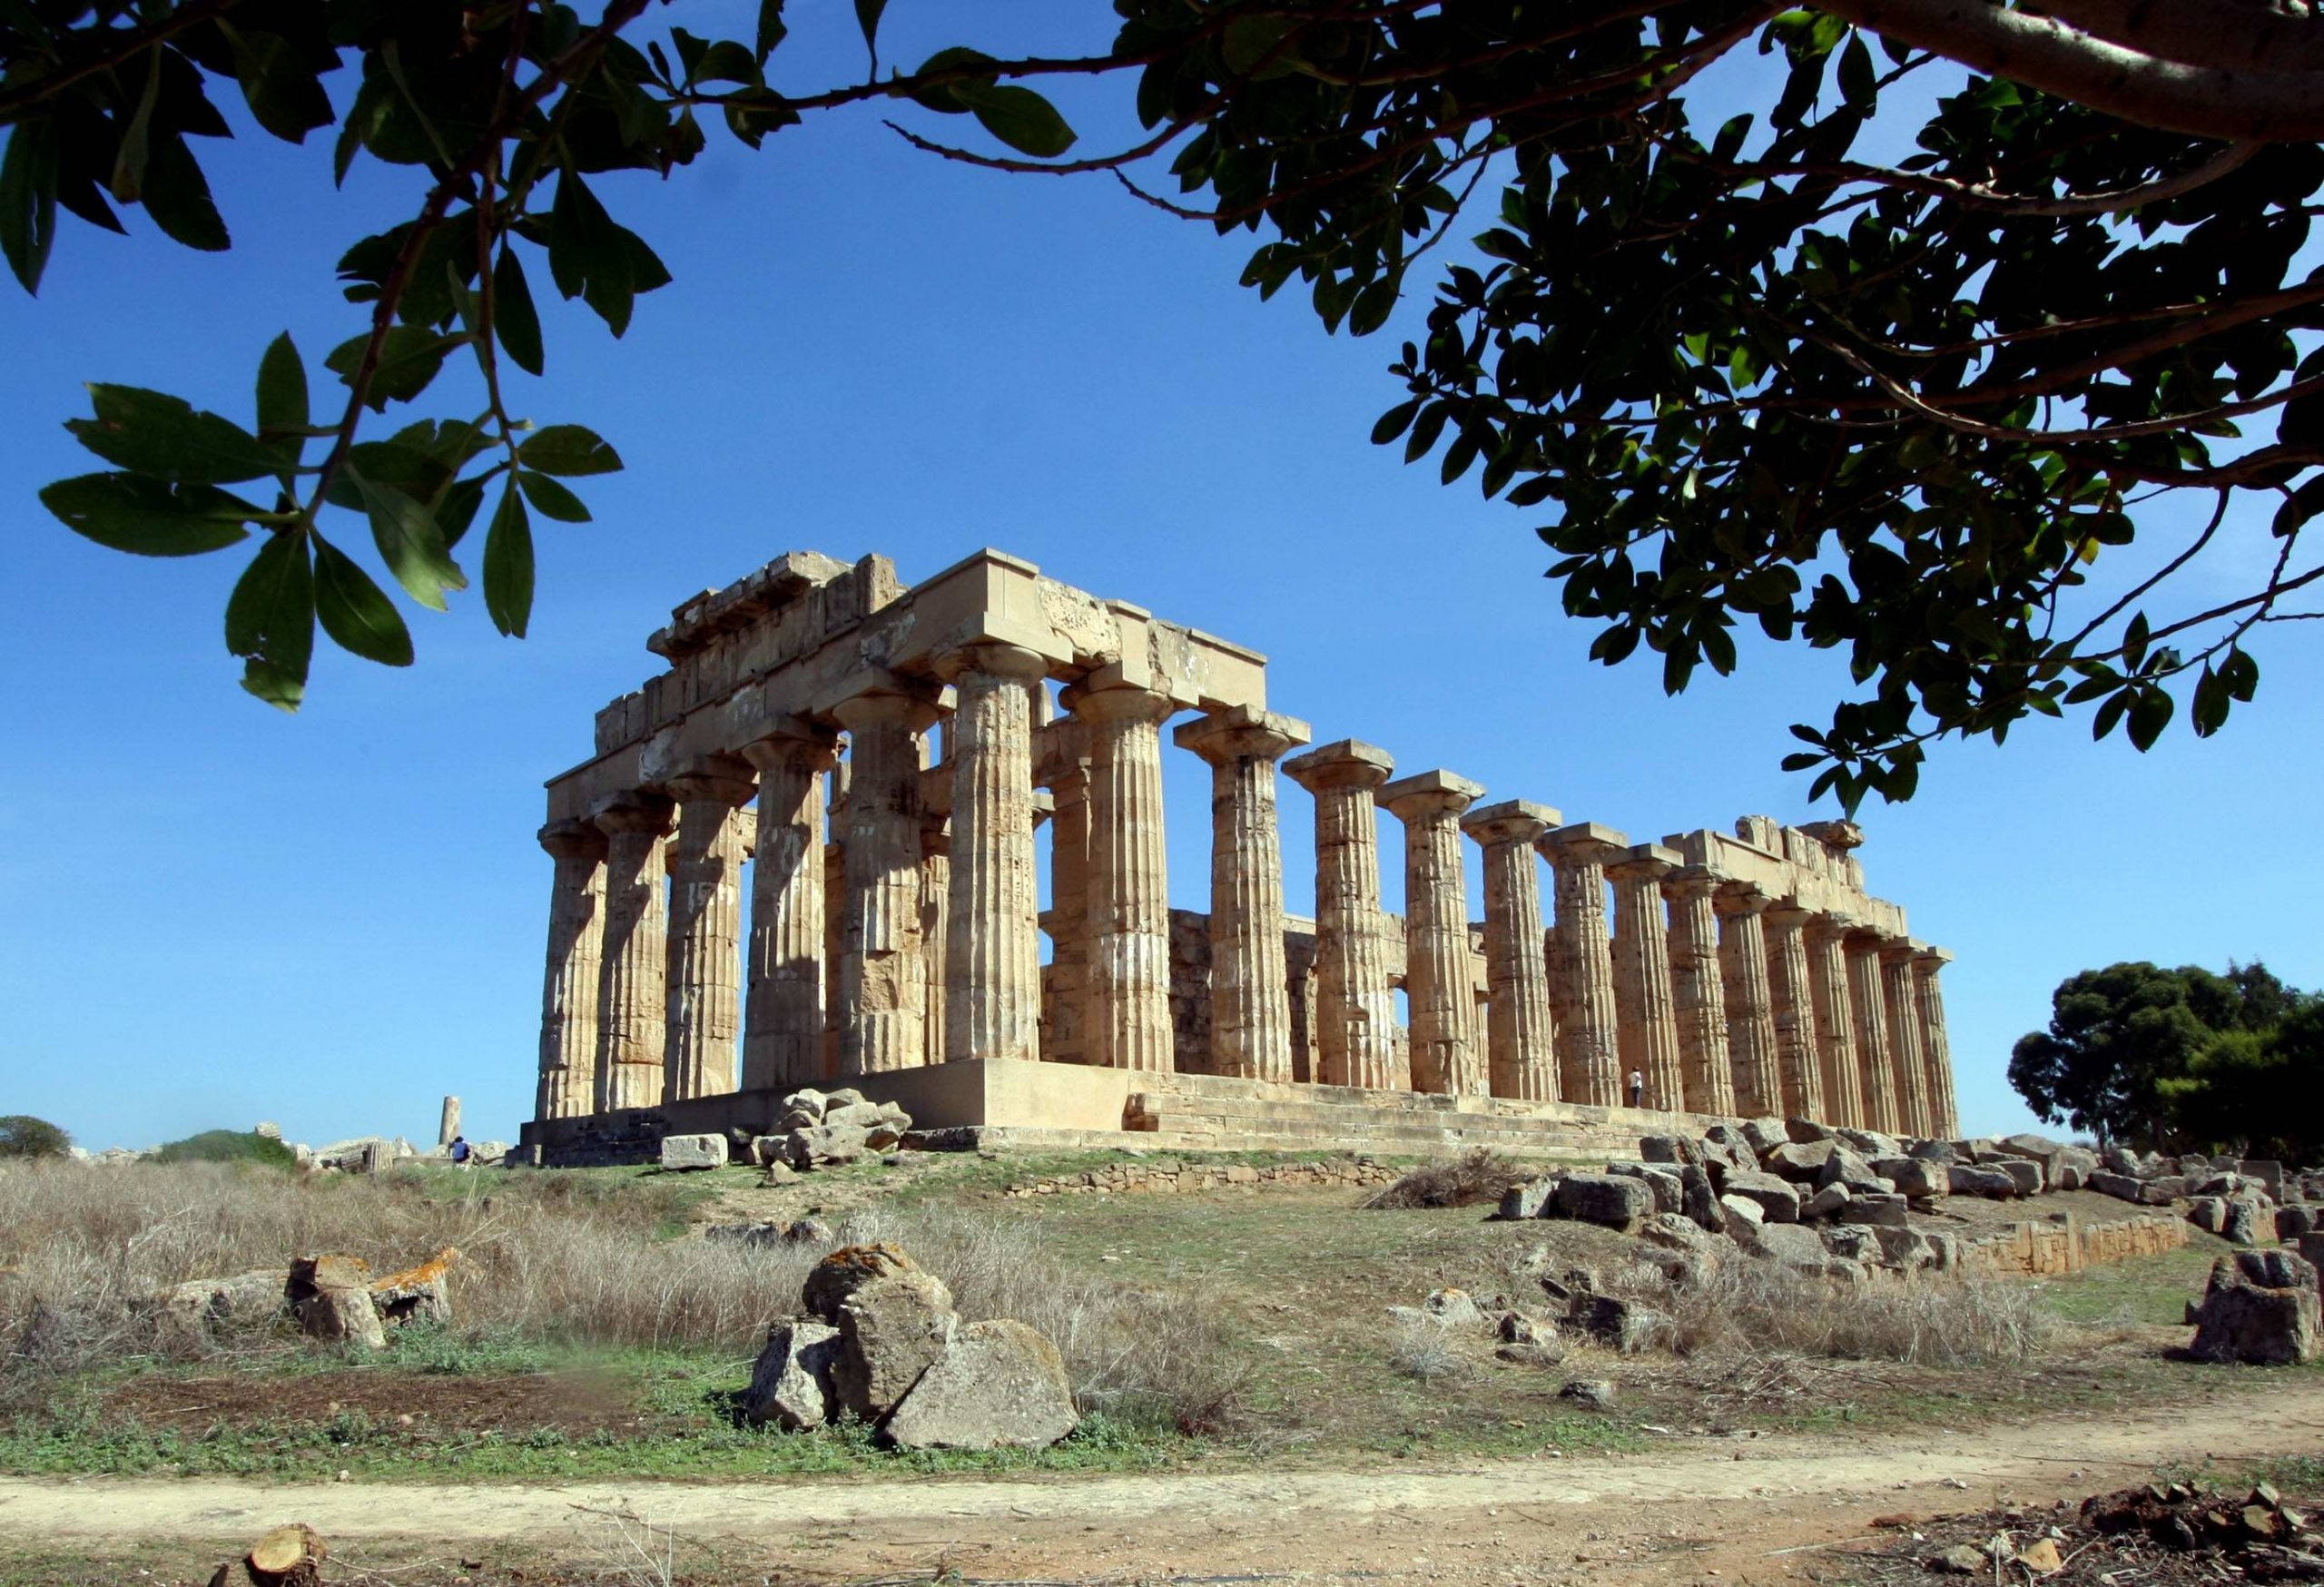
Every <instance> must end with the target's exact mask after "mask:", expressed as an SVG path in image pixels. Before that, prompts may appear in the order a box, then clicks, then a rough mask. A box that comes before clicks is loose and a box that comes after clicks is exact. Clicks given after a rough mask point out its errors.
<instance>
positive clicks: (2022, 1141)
mask: <svg viewBox="0 0 2324 1587" xmlns="http://www.w3.org/2000/svg"><path fill="white" fill-rule="evenodd" d="M2065 1149H2066V1148H2065V1147H2064V1146H2063V1144H2062V1143H2060V1142H2058V1141H2054V1140H2052V1139H2051V1138H2049V1137H2048V1136H2045V1135H2031V1134H2027V1135H2004V1136H2003V1137H2002V1138H2000V1139H1999V1140H1997V1141H1995V1142H1994V1151H1995V1152H1997V1153H2000V1154H2002V1155H2003V1156H2005V1157H2013V1158H2023V1159H2024V1160H2025V1161H2027V1162H2029V1163H2036V1164H2039V1165H2040V1166H2041V1169H2042V1179H2041V1183H2040V1184H2038V1185H2036V1186H2035V1187H2034V1188H2035V1190H2037V1191H2039V1190H2054V1189H2056V1188H2057V1185H2058V1170H2059V1169H2060V1168H2063V1167H2064V1166H2065Z"/></svg>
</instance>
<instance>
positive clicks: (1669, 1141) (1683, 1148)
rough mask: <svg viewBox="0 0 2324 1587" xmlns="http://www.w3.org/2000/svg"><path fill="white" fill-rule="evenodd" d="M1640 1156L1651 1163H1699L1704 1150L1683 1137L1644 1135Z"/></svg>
mask: <svg viewBox="0 0 2324 1587" xmlns="http://www.w3.org/2000/svg"><path fill="white" fill-rule="evenodd" d="M1638 1155H1639V1156H1640V1157H1641V1158H1645V1159H1646V1160H1647V1161H1648V1162H1649V1163H1699V1162H1700V1161H1702V1158H1703V1154H1702V1148H1700V1147H1699V1146H1697V1145H1696V1144H1695V1143H1694V1142H1693V1141H1691V1140H1689V1139H1688V1138H1686V1137H1685V1136H1683V1135H1642V1136H1640V1137H1639V1141H1638Z"/></svg>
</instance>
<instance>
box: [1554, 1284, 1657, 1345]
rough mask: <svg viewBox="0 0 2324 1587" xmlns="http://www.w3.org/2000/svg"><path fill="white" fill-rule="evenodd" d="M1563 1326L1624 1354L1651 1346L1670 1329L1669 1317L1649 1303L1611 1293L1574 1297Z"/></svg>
mask: <svg viewBox="0 0 2324 1587" xmlns="http://www.w3.org/2000/svg"><path fill="white" fill-rule="evenodd" d="M1565 1326H1567V1327H1568V1328H1570V1329H1571V1330H1572V1331H1574V1332H1576V1333H1580V1334H1587V1335H1588V1336H1590V1338H1592V1339H1595V1340H1596V1341H1597V1342H1598V1343H1600V1345H1605V1346H1610V1347H1611V1348H1613V1349H1615V1350H1617V1351H1620V1353H1621V1354H1622V1355H1637V1354H1638V1353H1639V1352H1640V1351H1641V1350H1650V1349H1652V1348H1654V1346H1656V1345H1657V1344H1659V1343H1660V1342H1661V1341H1662V1340H1663V1339H1665V1338H1667V1337H1668V1336H1669V1332H1670V1319H1669V1317H1667V1316H1663V1314H1662V1313H1660V1312H1659V1311H1656V1310H1655V1309H1654V1308H1653V1307H1652V1306H1642V1305H1640V1303H1639V1302H1637V1301H1634V1300H1624V1299H1622V1298H1620V1296H1611V1295H1577V1296H1574V1297H1573V1300H1572V1302H1571V1304H1570V1305H1569V1306H1568V1307H1567V1310H1566V1316H1565Z"/></svg>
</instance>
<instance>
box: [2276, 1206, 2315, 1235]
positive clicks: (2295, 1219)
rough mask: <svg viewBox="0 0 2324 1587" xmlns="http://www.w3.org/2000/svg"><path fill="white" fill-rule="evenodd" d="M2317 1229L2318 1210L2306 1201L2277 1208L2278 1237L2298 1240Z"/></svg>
mask: <svg viewBox="0 0 2324 1587" xmlns="http://www.w3.org/2000/svg"><path fill="white" fill-rule="evenodd" d="M2315 1227H2316V1208H2314V1207H2310V1206H2309V1205H2308V1204H2307V1203H2306V1202H2304V1201H2295V1202H2293V1203H2292V1204H2291V1205H2290V1207H2278V1208H2276V1236H2277V1237H2278V1238H2280V1239H2286V1240H2296V1239H2298V1238H2299V1237H2300V1236H2302V1235H2305V1234H2309V1233H2311V1232H2313V1231H2314V1229H2315Z"/></svg>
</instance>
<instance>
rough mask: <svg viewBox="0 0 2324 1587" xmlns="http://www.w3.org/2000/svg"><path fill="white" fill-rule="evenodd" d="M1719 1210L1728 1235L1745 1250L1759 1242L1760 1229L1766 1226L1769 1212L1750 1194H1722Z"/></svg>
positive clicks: (1719, 1200) (1719, 1199)
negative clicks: (1749, 1195) (1750, 1196)
mask: <svg viewBox="0 0 2324 1587" xmlns="http://www.w3.org/2000/svg"><path fill="white" fill-rule="evenodd" d="M1718 1210H1719V1216H1720V1218H1721V1219H1722V1220H1723V1227H1725V1228H1726V1230H1727V1237H1728V1238H1729V1239H1731V1240H1733V1241H1734V1242H1735V1243H1736V1244H1737V1245H1738V1246H1740V1247H1743V1248H1744V1249H1745V1250H1747V1251H1748V1250H1749V1249H1751V1248H1752V1247H1754V1246H1756V1245H1758V1240H1759V1230H1760V1229H1761V1228H1763V1227H1766V1225H1767V1221H1768V1215H1767V1213H1766V1212H1765V1211H1764V1210H1763V1209H1762V1208H1761V1207H1760V1206H1759V1204H1758V1202H1756V1201H1754V1200H1752V1199H1751V1198H1749V1197H1748V1196H1722V1197H1720V1198H1718Z"/></svg>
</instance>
